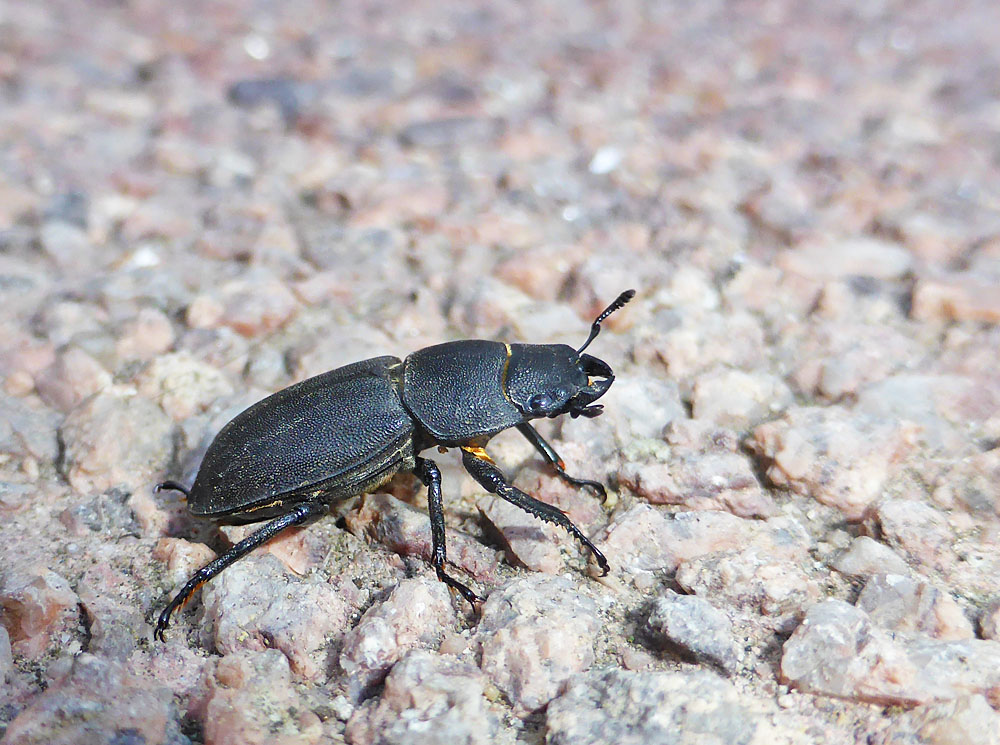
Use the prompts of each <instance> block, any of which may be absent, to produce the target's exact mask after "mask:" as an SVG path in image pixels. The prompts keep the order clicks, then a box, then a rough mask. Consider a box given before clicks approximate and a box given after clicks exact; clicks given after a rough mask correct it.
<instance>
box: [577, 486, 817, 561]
mask: <svg viewBox="0 0 1000 745" xmlns="http://www.w3.org/2000/svg"><path fill="white" fill-rule="evenodd" d="M596 543H597V547H598V548H599V549H601V551H603V552H604V553H605V554H606V555H609V556H614V557H615V562H614V564H613V566H612V570H613V571H614V572H615V574H617V575H621V576H624V577H633V578H635V577H648V575H649V574H650V573H651V572H654V571H661V570H662V571H668V572H672V571H674V570H676V569H677V567H678V566H680V564H681V563H682V562H684V561H689V560H691V559H696V558H698V557H702V556H707V555H711V554H716V553H718V552H722V551H731V550H735V549H738V548H740V547H744V546H748V545H750V546H755V547H758V548H760V549H761V550H762V551H764V552H767V553H769V554H770V555H771V556H772V557H773V558H776V559H781V558H789V559H792V558H802V557H804V556H805V554H806V552H807V551H808V548H809V538H808V536H807V534H806V532H805V530H804V529H803V527H802V526H801V525H800V524H799V523H798V522H796V521H795V520H794V519H790V518H786V517H783V516H782V517H776V518H771V519H769V520H765V521H754V520H745V519H741V518H739V517H735V516H733V515H730V514H728V513H725V512H711V511H705V512H680V513H677V514H671V513H668V512H664V511H661V510H659V509H657V508H655V507H652V506H650V505H643V504H638V505H636V506H634V507H632V508H631V509H629V510H627V511H626V512H623V513H622V514H621V515H620V516H619V517H618V518H616V519H615V520H613V521H612V522H611V524H610V525H608V527H607V529H606V530H605V531H604V532H603V534H602V535H601V536H599V539H598V541H597V542H596Z"/></svg>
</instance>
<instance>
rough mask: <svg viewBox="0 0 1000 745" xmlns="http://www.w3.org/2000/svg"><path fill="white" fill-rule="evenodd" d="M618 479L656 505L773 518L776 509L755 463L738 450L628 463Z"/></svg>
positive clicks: (698, 453) (687, 454) (683, 454)
mask: <svg viewBox="0 0 1000 745" xmlns="http://www.w3.org/2000/svg"><path fill="white" fill-rule="evenodd" d="M618 478H619V480H620V482H621V483H622V484H624V485H625V486H628V487H629V488H630V489H632V490H633V491H634V492H635V493H636V494H638V495H639V496H640V497H642V498H643V499H645V500H646V501H647V502H650V503H651V504H679V505H684V506H686V507H689V508H691V509H700V510H725V511H727V512H732V513H733V514H734V515H737V516H739V517H770V516H771V515H773V514H775V513H776V512H777V507H776V505H775V504H774V500H773V499H772V498H771V497H770V496H769V495H768V494H767V493H766V492H765V491H764V490H763V488H761V486H760V484H759V483H757V479H756V477H755V475H754V473H753V470H752V469H751V467H750V462H749V461H748V460H747V459H746V458H745V457H744V456H742V455H740V454H739V453H733V452H708V453H702V452H696V453H693V452H686V453H677V454H675V457H673V458H671V459H670V461H669V462H667V463H663V462H660V461H645V462H631V463H626V464H625V465H624V466H622V469H621V471H619V473H618Z"/></svg>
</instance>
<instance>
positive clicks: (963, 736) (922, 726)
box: [872, 695, 1000, 745]
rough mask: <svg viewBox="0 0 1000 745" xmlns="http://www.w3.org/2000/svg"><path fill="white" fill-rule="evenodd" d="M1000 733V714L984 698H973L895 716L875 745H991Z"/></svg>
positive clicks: (960, 699) (927, 706) (875, 739)
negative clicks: (910, 744)
mask: <svg viewBox="0 0 1000 745" xmlns="http://www.w3.org/2000/svg"><path fill="white" fill-rule="evenodd" d="M997 732H1000V713H998V712H997V711H996V710H995V709H993V707H991V706H990V703H989V701H988V700H987V699H986V697H985V696H981V695H972V696H963V697H962V698H956V699H954V700H952V701H945V702H942V703H937V704H927V705H925V706H918V707H916V708H914V709H913V710H911V711H907V712H905V713H903V714H902V715H900V716H897V717H894V718H893V720H892V722H891V723H890V724H889V726H888V727H886V728H885V729H884V730H882V731H881V732H879V733H878V734H877V735H875V737H874V739H873V740H872V743H873V745H907V744H908V743H913V744H914V745H924V743H926V744H927V745H992V743H995V742H996V741H997Z"/></svg>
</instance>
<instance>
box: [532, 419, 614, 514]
mask: <svg viewBox="0 0 1000 745" xmlns="http://www.w3.org/2000/svg"><path fill="white" fill-rule="evenodd" d="M517 431H518V432H520V433H521V434H522V435H524V438H525V439H526V440H527V441H528V442H530V443H531V444H532V445H534V447H535V450H537V451H538V452H539V453H541V454H542V457H543V458H545V460H546V461H548V462H549V463H550V464H551V465H552V467H553V468H554V469H555V471H556V473H557V474H559V478H561V479H562V480H563V481H565V482H566V483H567V484H570V485H572V486H576V487H580V488H584V487H586V488H588V489H593V490H594V492H595V493H596V494H597V495H598V496H599V497H600V498H601V499H603V500H607V498H608V493H607V492H606V491H605V490H604V484H601V483H600V482H598V481H591V480H590V479H578V478H575V477H573V476H570V475H569V474H568V473H566V464H565V463H563V459H562V458H560V457H559V453H557V452H556V449H555V448H554V447H552V445H550V444H549V442H548V441H547V440H546V439H545V438H544V437H542V436H541V435H540V434H538V430H537V429H535V428H534V427H532V426H531V425H530V424H529V423H528V422H524V423H523V424H519V425H517Z"/></svg>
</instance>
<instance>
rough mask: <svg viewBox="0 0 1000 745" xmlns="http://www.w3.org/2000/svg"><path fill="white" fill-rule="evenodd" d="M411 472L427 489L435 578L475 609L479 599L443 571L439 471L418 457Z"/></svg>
mask: <svg viewBox="0 0 1000 745" xmlns="http://www.w3.org/2000/svg"><path fill="white" fill-rule="evenodd" d="M413 472H414V473H415V474H416V475H417V478H419V479H420V480H421V481H423V482H424V486H426V487H427V511H428V514H429V515H430V518H431V546H432V553H433V555H432V563H433V564H434V571H435V572H436V573H437V578H438V579H439V580H441V581H442V582H444V583H445V584H446V585H448V586H449V587H454V588H455V589H456V590H458V592H459V593H461V595H462V597H463V598H465V599H466V600H467V601H468V602H469V604H470V605H472V606H473V607H475V604H476V601H478V600H480V597H479V596H478V595H476V593H474V592H473V591H472V590H470V589H469V588H468V587H466V586H465V585H463V584H462V583H461V582H459V581H458V580H457V579H455V578H454V577H451V576H449V575H448V573H447V572H445V570H444V565H445V562H446V561H447V560H448V554H447V548H446V547H445V537H444V535H445V532H444V500H443V499H442V497H441V471H440V469H438V466H437V463H435V462H434V461H432V460H429V459H427V458H419V457H418V458H417V465H416V467H415V468H414V469H413Z"/></svg>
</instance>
